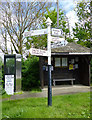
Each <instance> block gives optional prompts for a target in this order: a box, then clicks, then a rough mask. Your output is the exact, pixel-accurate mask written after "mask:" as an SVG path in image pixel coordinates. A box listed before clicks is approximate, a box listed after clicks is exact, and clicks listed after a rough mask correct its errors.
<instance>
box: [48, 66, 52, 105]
mask: <svg viewBox="0 0 92 120" xmlns="http://www.w3.org/2000/svg"><path fill="white" fill-rule="evenodd" d="M51 68H52V66H51V65H48V106H52V80H51Z"/></svg>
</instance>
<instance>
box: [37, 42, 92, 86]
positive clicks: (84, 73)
mask: <svg viewBox="0 0 92 120" xmlns="http://www.w3.org/2000/svg"><path fill="white" fill-rule="evenodd" d="M91 56H92V53H91V51H90V49H89V48H86V47H83V46H81V45H79V44H76V43H68V44H67V45H66V46H59V47H56V48H52V49H51V63H52V66H53V67H52V85H53V82H54V85H55V83H56V84H70V83H71V82H72V84H83V85H88V86H89V85H90V79H91V77H90V76H91V75H90V74H91V73H90V60H91ZM47 63H48V59H47V57H39V66H40V80H41V87H42V88H43V87H44V86H45V85H47V84H48V67H47ZM70 81H71V82H70Z"/></svg>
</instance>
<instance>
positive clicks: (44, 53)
mask: <svg viewBox="0 0 92 120" xmlns="http://www.w3.org/2000/svg"><path fill="white" fill-rule="evenodd" d="M30 53H31V55H37V56H48V51H46V50H41V49H36V48H31V49H30Z"/></svg>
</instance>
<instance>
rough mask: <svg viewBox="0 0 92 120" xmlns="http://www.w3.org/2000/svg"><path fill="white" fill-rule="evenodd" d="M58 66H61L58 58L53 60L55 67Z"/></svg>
mask: <svg viewBox="0 0 92 120" xmlns="http://www.w3.org/2000/svg"><path fill="white" fill-rule="evenodd" d="M60 66H61V60H60V58H55V67H60Z"/></svg>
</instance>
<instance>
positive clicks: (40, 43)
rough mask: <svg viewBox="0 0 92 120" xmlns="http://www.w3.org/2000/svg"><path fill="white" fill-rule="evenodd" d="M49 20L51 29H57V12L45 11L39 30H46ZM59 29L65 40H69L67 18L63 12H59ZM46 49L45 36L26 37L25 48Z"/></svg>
mask: <svg viewBox="0 0 92 120" xmlns="http://www.w3.org/2000/svg"><path fill="white" fill-rule="evenodd" d="M48 17H49V18H50V19H51V21H52V24H51V27H52V28H57V11H56V9H54V10H49V9H47V12H46V13H45V14H44V17H43V19H42V20H41V24H40V29H44V28H47V25H46V20H47V18H48ZM59 28H60V29H61V30H62V35H63V37H64V38H65V39H69V38H70V30H69V22H68V18H67V17H66V16H65V14H64V11H62V10H59ZM32 44H33V47H35V48H41V49H46V47H47V35H39V36H32V37H31V40H30V37H27V43H26V47H27V49H30V48H31V47H32Z"/></svg>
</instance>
